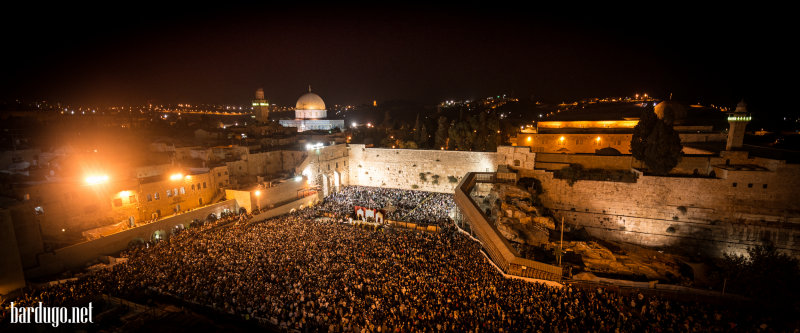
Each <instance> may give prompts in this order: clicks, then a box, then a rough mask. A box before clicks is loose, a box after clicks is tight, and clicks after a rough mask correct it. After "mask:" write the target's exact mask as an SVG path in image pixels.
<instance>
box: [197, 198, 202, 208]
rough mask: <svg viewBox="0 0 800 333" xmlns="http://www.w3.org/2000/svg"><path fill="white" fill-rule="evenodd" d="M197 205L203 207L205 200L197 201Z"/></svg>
mask: <svg viewBox="0 0 800 333" xmlns="http://www.w3.org/2000/svg"><path fill="white" fill-rule="evenodd" d="M197 204H198V205H200V206H202V205H203V198H199V199H197Z"/></svg>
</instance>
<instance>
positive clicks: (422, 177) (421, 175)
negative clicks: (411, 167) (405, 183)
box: [419, 172, 428, 182]
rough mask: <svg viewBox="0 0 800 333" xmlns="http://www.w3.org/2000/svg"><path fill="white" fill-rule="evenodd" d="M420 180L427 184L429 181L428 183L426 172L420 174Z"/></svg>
mask: <svg viewBox="0 0 800 333" xmlns="http://www.w3.org/2000/svg"><path fill="white" fill-rule="evenodd" d="M419 180H421V181H423V182H427V181H428V177H427V176H425V173H424V172H420V173H419Z"/></svg>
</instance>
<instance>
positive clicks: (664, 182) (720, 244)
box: [533, 159, 800, 256]
mask: <svg viewBox="0 0 800 333" xmlns="http://www.w3.org/2000/svg"><path fill="white" fill-rule="evenodd" d="M746 161H748V162H750V163H754V164H756V163H758V162H759V161H765V162H770V161H769V160H760V159H746ZM739 162H741V160H739ZM772 166H773V168H772V169H762V170H732V169H731V168H728V169H725V166H724V164H723V165H718V166H714V167H713V168H714V171H715V173H716V174H717V177H719V178H690V177H653V176H644V175H640V176H639V179H638V181H637V182H636V183H621V182H610V181H608V182H606V181H583V180H579V181H577V182H576V183H575V184H573V185H572V186H569V184H567V182H566V181H565V180H560V179H554V178H553V174H552V172H549V171H544V170H536V171H534V172H533V175H534V176H535V177H536V178H537V179H539V180H540V181H541V183H542V188H543V193H542V194H541V199H542V202H543V204H544V205H545V206H546V207H548V208H550V209H551V210H552V211H553V212H554V214H555V215H556V216H557V217H559V218H560V217H564V218H566V221H568V222H569V223H573V224H577V225H581V226H585V227H586V228H587V231H589V232H590V233H591V234H594V235H596V236H599V237H603V238H609V239H615V240H621V241H626V242H633V243H638V244H642V245H647V246H675V247H678V248H680V249H683V250H687V251H691V252H707V253H709V254H712V255H721V254H722V253H723V252H735V253H743V252H744V251H745V250H746V248H747V247H748V246H753V245H756V244H760V243H761V242H762V240H769V241H772V242H774V243H775V244H776V245H777V246H778V247H779V248H781V249H783V250H784V251H786V252H789V253H792V254H794V255H797V256H800V228H796V227H795V226H797V225H798V223H800V201H798V200H797V198H796V193H797V190H796V189H797V187H798V186H800V177H798V175H800V167H798V166H797V165H786V164H783V163H778V164H775V165H772ZM734 184H735V185H734Z"/></svg>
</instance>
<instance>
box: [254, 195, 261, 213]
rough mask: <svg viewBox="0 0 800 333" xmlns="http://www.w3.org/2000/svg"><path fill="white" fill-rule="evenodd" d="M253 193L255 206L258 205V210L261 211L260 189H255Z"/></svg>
mask: <svg viewBox="0 0 800 333" xmlns="http://www.w3.org/2000/svg"><path fill="white" fill-rule="evenodd" d="M255 195H256V206H257V207H258V211H259V212H260V211H261V191H260V190H256V192H255Z"/></svg>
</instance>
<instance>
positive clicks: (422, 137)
mask: <svg viewBox="0 0 800 333" xmlns="http://www.w3.org/2000/svg"><path fill="white" fill-rule="evenodd" d="M417 142H418V143H419V146H420V147H421V148H425V147H427V146H428V129H427V128H426V127H425V125H424V124H423V125H422V128H421V129H420V130H419V139H417Z"/></svg>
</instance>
